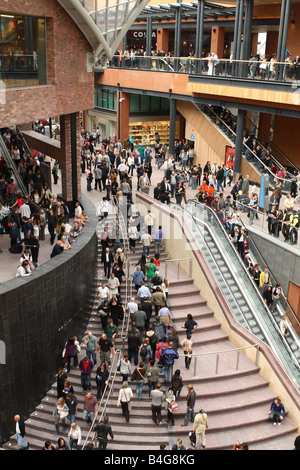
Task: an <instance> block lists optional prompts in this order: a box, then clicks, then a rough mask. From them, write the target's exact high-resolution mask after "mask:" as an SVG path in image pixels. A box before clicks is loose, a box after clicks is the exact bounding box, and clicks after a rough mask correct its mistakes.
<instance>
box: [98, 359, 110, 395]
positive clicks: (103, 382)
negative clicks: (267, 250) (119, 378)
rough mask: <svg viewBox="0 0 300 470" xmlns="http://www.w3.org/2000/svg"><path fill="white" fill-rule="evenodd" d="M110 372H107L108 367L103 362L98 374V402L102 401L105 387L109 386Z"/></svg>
mask: <svg viewBox="0 0 300 470" xmlns="http://www.w3.org/2000/svg"><path fill="white" fill-rule="evenodd" d="M108 378H109V372H108V370H107V365H106V363H105V362H102V364H100V366H99V367H98V369H97V372H96V379H95V380H96V386H97V400H100V399H101V397H102V395H103V392H104V389H105V386H107V385H108Z"/></svg>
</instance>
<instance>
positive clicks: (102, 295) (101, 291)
mask: <svg viewBox="0 0 300 470" xmlns="http://www.w3.org/2000/svg"><path fill="white" fill-rule="evenodd" d="M109 299H110V295H109V289H108V287H107V286H106V285H105V284H104V283H103V284H102V286H100V287H98V289H97V300H98V302H99V306H100V305H102V304H103V303H104V301H105V300H109Z"/></svg>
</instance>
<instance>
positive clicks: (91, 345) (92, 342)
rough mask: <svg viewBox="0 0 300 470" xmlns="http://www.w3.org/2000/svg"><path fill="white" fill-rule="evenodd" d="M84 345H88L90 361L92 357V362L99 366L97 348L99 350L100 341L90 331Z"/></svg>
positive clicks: (87, 352) (84, 338) (87, 353)
mask: <svg viewBox="0 0 300 470" xmlns="http://www.w3.org/2000/svg"><path fill="white" fill-rule="evenodd" d="M83 343H84V344H85V345H86V355H87V357H88V358H89V359H90V358H91V356H92V361H93V363H94V366H96V365H97V358H96V354H97V348H98V340H97V338H96V336H95V335H93V333H92V332H91V331H88V334H87V335H85V336H84V337H83Z"/></svg>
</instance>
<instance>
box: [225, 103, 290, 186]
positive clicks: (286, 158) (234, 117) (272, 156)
mask: <svg viewBox="0 0 300 470" xmlns="http://www.w3.org/2000/svg"><path fill="white" fill-rule="evenodd" d="M222 108H223V109H224V110H225V111H228V110H227V109H226V108H225V107H224V106H222ZM229 112H230V111H229ZM230 115H231V117H232V119H233V120H234V121H235V122H237V118H236V116H235V115H234V114H232V113H231V112H230ZM245 119H246V121H248V122H249V123H250V124H251V126H253V127H255V129H256V130H257V131H258V132H259V133H260V134H262V136H263V137H264V138H265V140H266V141H267V142H268V143H269V144H270V145H272V146H273V147H274V148H275V149H276V150H277V151H278V152H279V153H280V154H281V155H282V156H283V158H284V159H285V160H287V161H288V162H289V163H290V165H291V166H292V167H293V168H295V170H297V167H296V166H295V165H294V163H293V162H291V161H290V160H289V159H288V157H287V156H286V155H284V153H282V152H281V150H280V149H279V148H278V147H277V146H276V145H275V144H274V143H273V142H271V141H270V139H268V137H267V136H266V135H265V134H264V133H263V132H262V131H261V130H260V129H259V128H258V127H257V126H256V125H255V124H254V122H253V121H251V120H250V119H249V118H248V117H247V116H246V115H245ZM222 122H224V121H222ZM245 129H246V130H247V128H246V126H245ZM251 133H252V132H251ZM256 140H257V139H256ZM257 143H258V144H259V145H260V147H262V148H263V149H264V150H267V149H266V147H265V146H264V145H263V144H262V143H261V142H260V141H258V140H257ZM270 156H271V158H272V160H273V161H274V163H276V165H277V166H278V167H279V168H281V169H283V168H284V165H283V164H282V163H280V162H279V161H278V160H277V159H276V158H275V157H274V155H272V153H271V154H270ZM288 174H289V175H290V176H291V178H293V176H294V175H292V174H291V173H290V172H289V171H288Z"/></svg>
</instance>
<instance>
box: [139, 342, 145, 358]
mask: <svg viewBox="0 0 300 470" xmlns="http://www.w3.org/2000/svg"><path fill="white" fill-rule="evenodd" d="M140 355H141V357H146V356H147V346H145V345H144V344H143V346H142V347H141V351H140Z"/></svg>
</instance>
